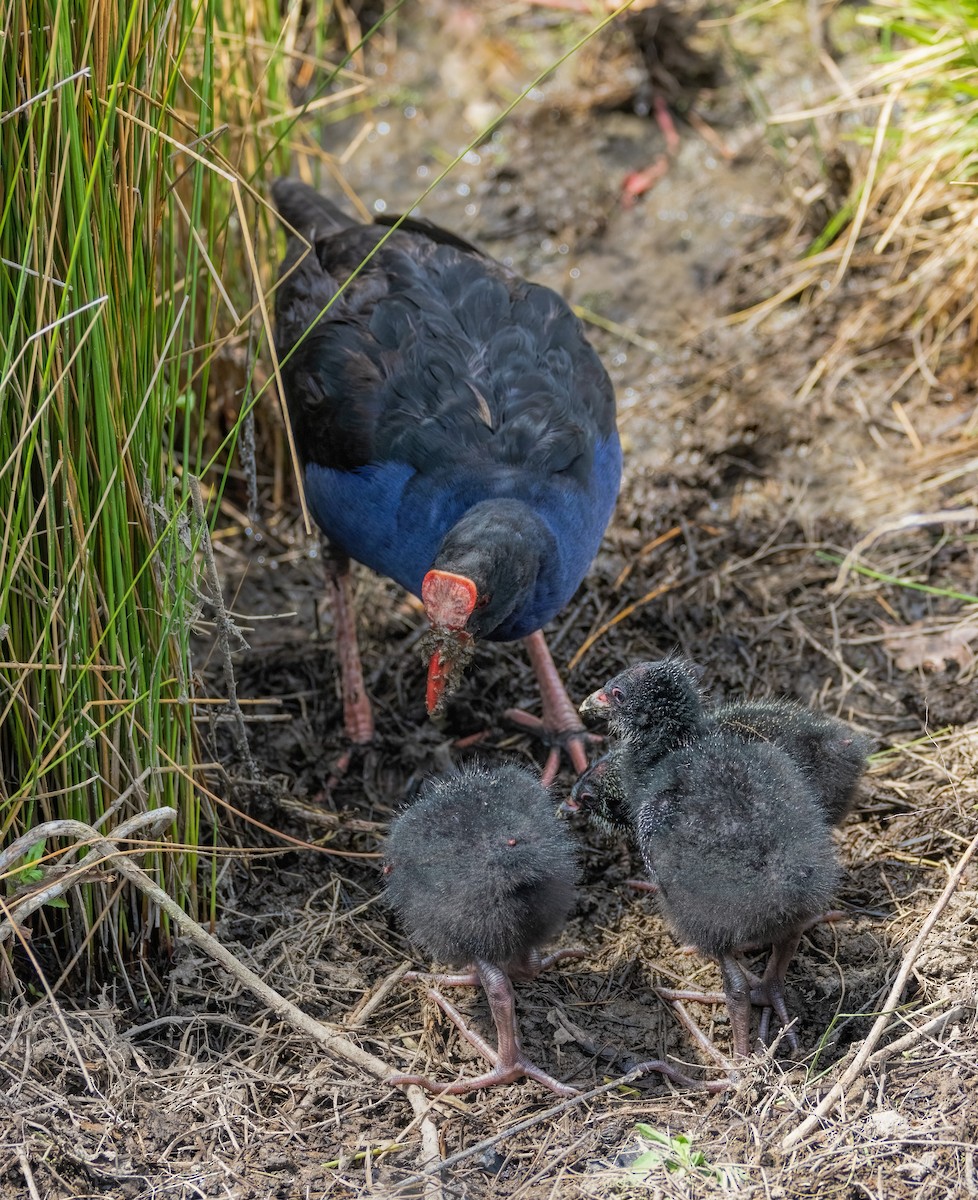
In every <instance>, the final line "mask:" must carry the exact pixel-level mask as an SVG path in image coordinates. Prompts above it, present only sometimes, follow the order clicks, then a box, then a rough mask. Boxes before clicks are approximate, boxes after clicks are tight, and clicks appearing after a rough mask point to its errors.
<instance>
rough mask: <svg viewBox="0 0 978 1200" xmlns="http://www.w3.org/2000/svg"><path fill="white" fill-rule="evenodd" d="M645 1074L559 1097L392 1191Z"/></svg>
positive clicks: (400, 1182) (395, 1191)
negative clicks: (543, 1107)
mask: <svg viewBox="0 0 978 1200" xmlns="http://www.w3.org/2000/svg"><path fill="white" fill-rule="evenodd" d="M644 1074H645V1072H644V1071H629V1072H628V1074H627V1075H621V1076H620V1077H619V1078H618V1079H613V1080H612V1081H611V1082H610V1083H603V1084H601V1085H600V1086H599V1087H596V1088H591V1090H590V1091H589V1092H581V1093H580V1094H579V1095H577V1096H571V1097H570V1099H568V1100H562V1101H561V1102H560V1103H559V1104H555V1105H554V1106H553V1107H552V1108H547V1109H544V1111H543V1112H541V1113H537V1114H536V1115H535V1116H532V1117H527V1118H526V1120H525V1121H519V1122H517V1124H516V1125H510V1126H509V1128H508V1129H501V1130H500V1131H499V1132H498V1133H494V1134H493V1135H492V1137H487V1138H484V1139H483V1140H482V1141H481V1142H476V1143H475V1145H474V1146H468V1147H466V1149H464V1150H459V1151H458V1153H457V1154H453V1155H451V1156H450V1157H449V1158H446V1159H445V1160H444V1161H443V1162H440V1163H438V1165H437V1166H434V1167H426V1168H425V1170H424V1171H422V1172H420V1173H419V1174H415V1175H409V1176H408V1177H407V1178H406V1179H400V1180H398V1181H397V1183H396V1184H394V1185H393V1194H394V1195H399V1194H400V1193H401V1192H402V1191H403V1190H404V1189H405V1188H407V1187H410V1186H412V1185H413V1184H415V1183H421V1182H422V1181H423V1180H425V1179H427V1178H429V1177H430V1176H431V1175H432V1174H433V1173H434V1172H435V1171H444V1170H446V1169H447V1168H448V1167H457V1166H458V1164H459V1163H461V1162H465V1161H466V1159H469V1158H475V1157H476V1156H477V1155H479V1154H483V1153H484V1152H485V1151H486V1150H491V1149H492V1147H493V1146H496V1145H498V1144H499V1142H502V1141H505V1140H506V1138H508V1137H513V1135H514V1134H517V1133H525V1132H526V1130H527V1129H532V1128H533V1126H534V1125H539V1124H540V1123H541V1122H542V1121H549V1120H551V1119H552V1118H553V1117H559V1116H560V1115H561V1113H565V1112H567V1110H568V1109H570V1108H576V1107H577V1105H578V1104H582V1103H584V1101H585V1100H594V1099H596V1098H597V1097H598V1096H603V1095H605V1093H606V1092H613V1091H616V1090H617V1089H618V1088H620V1087H625V1086H627V1085H628V1084H630V1083H634V1082H635V1081H636V1080H637V1079H641V1078H642V1076H643V1075H644Z"/></svg>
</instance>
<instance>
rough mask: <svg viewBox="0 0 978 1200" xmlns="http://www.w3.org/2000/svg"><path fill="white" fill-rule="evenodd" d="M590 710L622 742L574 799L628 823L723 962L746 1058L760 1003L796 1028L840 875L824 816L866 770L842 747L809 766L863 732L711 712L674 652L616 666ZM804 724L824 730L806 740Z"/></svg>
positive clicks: (675, 912) (684, 915)
mask: <svg viewBox="0 0 978 1200" xmlns="http://www.w3.org/2000/svg"><path fill="white" fill-rule="evenodd" d="M755 709H756V711H755ZM581 712H582V714H583V715H585V716H594V715H601V716H605V717H606V718H607V719H608V721H609V724H610V726H611V731H612V733H613V734H614V735H616V736H617V738H618V739H619V745H618V746H617V747H616V748H615V750H613V751H612V753H611V755H610V756H608V757H609V758H610V764H609V766H608V767H606V768H605V769H604V771H603V772H602V773H601V774H600V775H599V776H598V777H597V778H596V777H594V776H592V777H590V780H589V777H588V776H585V777H584V778H583V780H582V781H580V791H579V793H578V800H580V801H582V803H579V804H578V807H582V808H585V809H586V810H588V811H589V813H590V814H591V815H594V816H597V818H598V819H599V820H601V821H603V822H604V823H606V824H611V825H612V826H613V827H616V828H619V829H620V828H622V827H623V824H624V825H627V824H628V823H631V824H632V825H633V827H634V832H635V836H636V838H637V841H638V843H639V847H640V849H641V851H642V855H643V858H644V859H645V862H646V866H647V867H648V869H649V872H650V875H651V877H652V878H653V879H654V880H655V882H656V884H657V885H658V888H659V894H660V902H661V905H662V909H663V912H664V915H665V916H666V918H667V920H668V921H669V923H670V925H671V926H672V928H673V930H674V931H675V932H676V933H677V934H678V936H679V937H680V938H683V939H685V940H687V941H689V942H691V943H692V944H693V945H695V946H696V947H698V948H699V949H700V950H702V951H703V952H704V953H706V954H709V955H711V956H712V957H714V958H716V959H717V960H718V961H719V963H720V966H721V969H722V972H723V979H724V993H725V998H726V1000H727V1004H728V1007H729V1009H730V1013H731V1024H732V1027H733V1033H734V1047H735V1050H736V1052H737V1053H740V1054H746V1053H747V1049H748V1045H749V1042H748V1033H749V1016H750V1005H751V1003H755V1004H760V1005H764V1006H769V1007H771V1008H773V1009H774V1011H775V1012H776V1014H777V1015H778V1018H779V1020H780V1021H781V1022H782V1023H784V1024H787V1022H788V1015H787V1009H786V1005H785V1001H784V975H785V972H786V970H787V967H788V964H789V962H790V960H791V957H792V955H793V954H794V951H795V948H796V947H797V943H798V940H799V937H800V935H801V932H802V931H803V930H804V929H805V928H806V927H807V926H808V925H809V924H810V923H811V922H812V919H813V918H814V917H816V916H817V914H819V913H820V912H821V911H822V909H823V907H824V905H825V904H826V903H827V901H828V899H829V897H830V896H831V893H832V891H833V889H834V887H835V885H836V883H837V880H838V867H837V865H836V862H835V857H834V850H833V846H832V841H831V836H830V833H829V820H832V819H834V818H832V817H829V810H830V809H831V811H832V813H833V814H834V813H835V812H836V811H837V810H838V809H839V808H840V806H841V805H842V800H841V799H840V797H842V796H843V795H844V796H845V802H846V803H848V797H849V796H851V793H852V790H853V788H854V786H855V782H856V780H857V779H858V772H856V773H855V778H853V777H852V776H853V771H852V770H851V768H849V767H848V766H847V765H846V763H847V760H846V759H845V755H843V756H842V757H843V764H842V765H841V766H840V767H838V768H836V767H834V766H833V767H832V769H830V770H829V771H827V772H824V773H823V774H822V775H821V776H819V775H818V773H817V770H816V769H814V768H813V765H812V764H813V761H814V762H816V763H817V761H818V756H819V755H820V754H821V755H828V754H830V751H831V747H832V745H833V744H834V743H833V739H835V742H836V743H838V746H837V749H841V750H844V751H845V752H846V754H848V753H849V752H850V747H851V746H852V745H853V744H854V742H855V735H853V738H852V740H849V738H848V736H845V737H843V736H842V735H841V733H840V731H839V728H838V727H839V726H840V725H841V722H835V723H833V724H834V728H831V729H830V731H829V733H826V732H825V729H826V728H827V726H826V725H820V724H819V721H820V719H819V718H814V719H813V720H812V722H811V723H810V724H809V723H806V722H805V721H804V720H803V716H808V715H809V714H807V713H805V711H804V710H801V709H795V708H793V706H790V705H786V706H783V707H782V706H777V705H771V706H766V705H757V706H752V705H750V704H746V703H745V704H741V705H731V706H728V707H727V709H726V711H725V712H722V711H721V712H720V713H719V714H717V713H706V712H705V711H704V709H703V706H702V702H701V699H700V694H699V689H698V682H697V674H696V670H695V668H694V667H693V666H692V664H689V663H686V662H684V661H683V660H681V659H678V658H671V659H666V660H664V661H662V662H657V663H640V664H637V665H636V666H633V667H630V668H629V669H628V670H626V671H623V672H621V673H620V674H619V675H617V676H615V677H614V678H613V679H611V680H609V681H608V683H607V684H605V686H604V687H603V688H601V689H599V690H598V691H596V692H594V693H592V695H591V696H589V697H588V698H587V700H585V702H584V703H583V704H582V706H581ZM812 716H813V717H814V714H812ZM755 717H756V718H757V719H756V720H754V718H755ZM761 717H764V721H763V722H762V721H761ZM789 718H790V719H789ZM752 722H753V723H752ZM799 728H800V729H802V730H803V731H805V732H810V731H811V730H814V731H815V733H814V734H813V735H812V737H810V738H809V740H808V741H807V742H806V741H804V739H803V738H802V737H801V736H800V735H799ZM842 729H843V730H845V732H846V735H848V734H849V733H850V732H851V731H848V729H847V727H845V726H842ZM765 735H767V737H768V738H770V739H771V740H770V741H768V740H765ZM816 735H817V736H816ZM855 753H856V754H860V755H861V754H862V753H863V747H862V745H860V746H859V747H858V748H857V750H856V751H855ZM806 768H808V769H807V770H806ZM573 799H574V797H573V796H572V801H573ZM827 817H828V818H829V819H828V820H827ZM757 942H771V943H772V944H773V947H774V949H773V952H772V954H771V957H770V959H769V961H768V965H767V968H766V969H765V972H764V975H763V977H762V978H761V979H757V978H756V977H754V976H751V975H750V974H749V973H748V972H747V971H746V970H745V968H744V967H743V965H742V964H741V963H740V961H739V959H738V958H737V951H738V950H740V949H741V948H743V947H744V946H746V945H750V944H753V943H757ZM763 1027H766V1020H765V1021H764V1022H763V1023H762V1028H763ZM789 1041H790V1042H791V1043H792V1044H794V1042H795V1039H794V1037H793V1035H791V1034H789Z"/></svg>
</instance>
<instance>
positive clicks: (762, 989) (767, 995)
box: [750, 979, 798, 1053]
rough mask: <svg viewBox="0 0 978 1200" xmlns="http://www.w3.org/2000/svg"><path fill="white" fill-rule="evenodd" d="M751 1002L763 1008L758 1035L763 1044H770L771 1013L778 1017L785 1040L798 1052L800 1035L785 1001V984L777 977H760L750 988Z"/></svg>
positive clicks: (779, 1026)
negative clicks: (796, 1030) (796, 1031)
mask: <svg viewBox="0 0 978 1200" xmlns="http://www.w3.org/2000/svg"><path fill="white" fill-rule="evenodd" d="M750 1002H751V1004H753V1005H755V1006H756V1007H758V1008H761V1009H763V1011H762V1013H761V1022H760V1025H759V1026H758V1030H757V1036H758V1038H759V1039H760V1041H761V1042H762V1044H763V1045H765V1046H767V1045H769V1044H770V1041H769V1039H770V1034H771V1013H772V1011H773V1012H774V1014H775V1015H776V1016H777V1018H778V1029H779V1031H780V1032H782V1033H783V1034H784V1038H785V1041H786V1042H787V1043H788V1045H789V1047H790V1048H791V1050H792V1051H793V1052H794V1053H797V1052H798V1035H797V1034H796V1033H795V1029H794V1027H795V1025H796V1024H797V1022H796V1021H795V1020H794V1019H793V1018H792V1017H791V1016H790V1015H789V1013H788V1006H787V1004H786V1003H785V996H784V985H783V984H782V983H781V982H780V980H777V979H760V980H758V981H757V983H756V984H755V985H753V986H752V987H751V990H750Z"/></svg>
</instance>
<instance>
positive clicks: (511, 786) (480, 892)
mask: <svg viewBox="0 0 978 1200" xmlns="http://www.w3.org/2000/svg"><path fill="white" fill-rule="evenodd" d="M577 873H578V872H577V863H576V860H575V855H574V846H573V842H572V840H571V837H570V834H569V833H568V831H567V828H566V827H565V826H564V825H563V824H562V823H561V822H560V821H559V820H558V819H557V816H556V814H555V812H554V806H553V802H552V800H551V798H550V796H549V795H548V793H547V791H546V789H545V788H544V787H543V786H542V785H541V784H540V782H539V780H538V778H537V777H536V776H534V775H533V774H531V773H530V772H529V771H526V770H524V769H523V768H521V767H517V766H515V765H506V766H502V767H494V768H491V769H490V768H488V767H485V766H469V767H466V768H464V769H461V770H459V771H457V772H455V773H453V774H450V775H443V776H438V777H436V778H432V779H429V780H427V781H426V783H425V784H424V786H423V787H422V789H421V793H420V795H419V796H418V798H417V800H416V801H415V802H414V803H413V804H412V805H411V807H410V808H408V809H407V811H406V812H404V813H402V814H401V815H400V816H399V817H397V818H396V819H395V821H394V822H393V823H392V825H391V828H390V833H389V835H388V839H387V845H386V866H385V874H386V876H387V900H388V902H389V904H390V905H391V907H392V908H393V909H394V911H395V912H396V914H397V916H398V918H399V920H400V922H401V924H402V925H403V927H404V929H405V931H406V932H407V934H408V936H409V937H410V939H411V940H412V941H413V942H415V943H416V944H417V945H418V946H420V947H422V948H423V949H424V950H425V951H426V952H427V953H428V954H430V955H431V956H432V957H433V958H436V959H439V960H441V961H444V962H448V963H453V964H456V965H459V966H461V965H464V964H471V966H472V970H471V971H470V972H468V973H465V974H461V975H451V976H435V977H434V979H435V981H436V982H441V983H445V984H474V983H481V984H482V986H483V988H484V989H485V992H486V996H487V998H488V1001H489V1008H490V1010H491V1012H492V1016H493V1020H494V1021H495V1024H496V1032H497V1037H498V1040H497V1049H496V1050H495V1051H494V1050H493V1049H492V1048H491V1047H490V1046H489V1045H488V1044H487V1043H486V1042H485V1041H483V1039H482V1038H481V1037H479V1036H478V1035H477V1034H475V1033H473V1032H472V1031H471V1030H469V1029H468V1028H467V1027H466V1025H465V1023H464V1021H463V1019H462V1018H461V1016H460V1015H459V1014H458V1013H457V1012H456V1010H455V1009H454V1008H453V1007H452V1006H451V1005H450V1004H448V1002H447V1001H445V1000H444V998H443V997H442V996H440V995H439V994H438V993H437V992H432V993H431V995H432V997H433V998H434V999H435V1001H436V1002H437V1003H438V1004H439V1006H440V1007H441V1008H442V1009H443V1011H445V1012H446V1013H447V1015H448V1016H449V1017H450V1018H451V1019H452V1020H453V1021H454V1022H455V1023H456V1024H457V1025H458V1027H459V1029H460V1030H461V1032H462V1034H463V1035H464V1036H465V1037H466V1038H467V1039H468V1040H469V1041H470V1042H471V1043H472V1044H473V1045H474V1046H475V1047H476V1048H477V1049H478V1050H479V1052H480V1053H481V1054H483V1056H484V1057H486V1058H487V1059H488V1060H489V1061H490V1062H491V1063H492V1064H493V1069H492V1070H491V1071H489V1072H487V1073H486V1074H484V1075H481V1076H479V1077H478V1078H475V1079H467V1080H461V1081H458V1082H456V1083H452V1084H448V1085H441V1084H438V1083H434V1082H431V1081H429V1080H427V1079H425V1078H423V1077H421V1076H408V1075H398V1076H395V1077H394V1078H393V1079H392V1080H391V1082H394V1083H398V1084H404V1083H416V1084H419V1085H420V1086H421V1087H424V1088H427V1089H428V1090H429V1091H436V1092H453V1093H459V1092H469V1091H473V1090H474V1089H476V1088H482V1087H489V1086H491V1085H493V1084H497V1083H510V1082H512V1081H513V1080H514V1079H518V1078H519V1077H520V1076H522V1075H528V1076H529V1077H530V1078H532V1079H535V1080H537V1081H538V1082H540V1083H543V1084H544V1085H546V1086H547V1087H548V1088H550V1089H551V1090H552V1091H554V1092H556V1093H557V1094H558V1095H574V1094H575V1093H574V1089H573V1088H570V1087H568V1086H567V1085H565V1084H562V1083H559V1082H558V1081H557V1080H556V1079H553V1078H552V1077H551V1076H550V1075H548V1074H547V1073H546V1072H545V1071H543V1070H541V1069H540V1068H539V1067H537V1066H535V1065H534V1064H533V1063H532V1062H531V1061H530V1060H529V1059H528V1058H527V1057H526V1056H525V1055H524V1053H523V1051H522V1049H521V1047H520V1042H519V1035H518V1033H517V1027H516V1012H515V997H514V994H513V987H512V983H511V979H512V978H521V979H532V978H534V977H535V976H536V975H537V974H539V972H540V971H541V970H542V969H543V968H544V967H546V966H549V965H550V964H551V963H552V962H554V961H556V960H558V959H560V958H566V957H570V956H572V955H574V956H577V955H579V954H580V952H579V951H568V950H564V951H558V952H557V953H556V954H553V955H551V956H549V957H548V958H546V959H544V958H542V957H541V954H540V948H541V947H542V946H543V945H544V944H545V943H546V942H548V941H549V940H550V939H551V938H553V937H554V936H555V935H556V934H557V933H559V932H560V930H561V928H562V927H563V925H564V921H565V920H566V917H567V914H568V912H569V911H570V909H571V906H572V904H573V902H574V885H575V883H576V880H577Z"/></svg>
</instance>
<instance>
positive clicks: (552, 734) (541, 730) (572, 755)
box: [503, 708, 604, 787]
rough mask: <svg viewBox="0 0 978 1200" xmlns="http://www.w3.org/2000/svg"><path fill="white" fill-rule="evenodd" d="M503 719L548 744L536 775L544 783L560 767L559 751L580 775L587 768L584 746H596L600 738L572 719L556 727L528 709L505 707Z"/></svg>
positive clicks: (550, 778) (554, 774)
mask: <svg viewBox="0 0 978 1200" xmlns="http://www.w3.org/2000/svg"><path fill="white" fill-rule="evenodd" d="M503 716H504V717H505V719H506V720H507V721H511V722H512V723H513V724H514V725H519V726H520V728H522V729H527V730H529V732H530V733H532V734H534V736H536V737H538V738H539V739H540V741H542V742H543V743H544V745H546V746H549V748H550V749H549V751H548V753H547V761H546V763H545V764H544V767H543V772H542V773H541V775H540V782H541V783H542V784H543V786H544V787H550V785H551V784H552V783H553V781H554V780H555V779H556V778H557V772H558V770H559V769H560V756H561V752H563V753H564V754H566V755H567V757H568V758H569V759H570V761H571V765H572V766H573V768H574V773H575V775H582V774H583V773H584V772H585V771H586V770H587V768H588V756H587V750H586V748H585V747H587V746H598V745H600V744H601V743H602V741H604V739H603V738H602V737H601V736H600V735H599V734H596V733H591V732H590V730H587V729H585V728H584V726H583V725H582V724H581V722H580V721H578V720H576V719H575V721H574V723H573V724H572V725H571V727H570V728H562V729H557V728H554V726H552V725H551V724H549V723H548V721H547V719H546V717H543V718H540V717H535V716H534V715H533V714H532V713H528V712H524V711H523V710H522V709H521V708H507V709H506V711H505V712H504V713H503Z"/></svg>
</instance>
